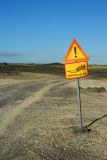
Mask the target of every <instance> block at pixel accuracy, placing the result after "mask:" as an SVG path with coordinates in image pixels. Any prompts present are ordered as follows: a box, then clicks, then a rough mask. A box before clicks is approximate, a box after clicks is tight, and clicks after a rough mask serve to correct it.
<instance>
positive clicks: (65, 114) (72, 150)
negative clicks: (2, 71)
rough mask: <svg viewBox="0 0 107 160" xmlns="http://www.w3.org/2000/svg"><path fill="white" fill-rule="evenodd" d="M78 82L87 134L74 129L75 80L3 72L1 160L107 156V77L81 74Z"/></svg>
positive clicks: (83, 159)
mask: <svg viewBox="0 0 107 160" xmlns="http://www.w3.org/2000/svg"><path fill="white" fill-rule="evenodd" d="M80 86H81V103H82V114H83V125H84V127H88V128H90V129H91V132H84V133H83V132H80V133H75V132H74V129H76V128H79V127H80V118H79V114H78V107H77V82H76V80H65V77H63V76H55V75H50V74H35V73H33V74H32V73H26V74H24V73H21V74H19V75H14V76H10V77H9V76H8V77H5V76H2V77H1V79H0V160H45V159H46V160H106V159H107V79H106V78H104V79H88V78H82V79H80ZM88 87H91V88H92V89H91V90H89V89H88ZM95 87H97V88H100V87H104V88H105V90H100V91H98V90H95V89H94V88H95Z"/></svg>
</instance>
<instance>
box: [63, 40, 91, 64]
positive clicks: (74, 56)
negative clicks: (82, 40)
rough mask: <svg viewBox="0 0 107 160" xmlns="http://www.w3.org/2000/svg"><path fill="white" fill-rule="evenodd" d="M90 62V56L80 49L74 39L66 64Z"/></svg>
mask: <svg viewBox="0 0 107 160" xmlns="http://www.w3.org/2000/svg"><path fill="white" fill-rule="evenodd" d="M88 60H89V58H88V56H87V55H86V53H85V52H84V51H83V49H82V48H81V47H80V45H79V44H78V42H77V41H76V39H74V40H73V42H72V44H71V46H70V48H69V50H68V52H67V54H66V57H65V59H64V63H72V62H82V61H88Z"/></svg>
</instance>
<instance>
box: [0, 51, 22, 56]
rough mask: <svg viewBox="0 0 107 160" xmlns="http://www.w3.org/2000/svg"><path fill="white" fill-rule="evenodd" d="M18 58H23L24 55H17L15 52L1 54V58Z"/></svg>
mask: <svg viewBox="0 0 107 160" xmlns="http://www.w3.org/2000/svg"><path fill="white" fill-rule="evenodd" d="M17 56H23V54H20V53H17V52H16V53H15V52H2V51H1V52H0V57H17Z"/></svg>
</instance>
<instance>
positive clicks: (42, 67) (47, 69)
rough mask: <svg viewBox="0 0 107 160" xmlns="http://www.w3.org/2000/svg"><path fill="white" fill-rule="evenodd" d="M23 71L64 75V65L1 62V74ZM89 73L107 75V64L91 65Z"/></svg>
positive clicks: (93, 76) (94, 76)
mask: <svg viewBox="0 0 107 160" xmlns="http://www.w3.org/2000/svg"><path fill="white" fill-rule="evenodd" d="M21 72H33V73H49V74H56V75H64V72H65V71H64V65H63V64H61V63H50V64H33V63H32V64H10V63H1V64H0V74H18V73H21ZM89 75H90V76H91V78H105V77H107V65H89Z"/></svg>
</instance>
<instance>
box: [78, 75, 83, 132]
mask: <svg viewBox="0 0 107 160" xmlns="http://www.w3.org/2000/svg"><path fill="white" fill-rule="evenodd" d="M77 89H78V109H79V115H80V130H81V131H82V130H83V125H82V111H81V98H80V82H79V78H77Z"/></svg>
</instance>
